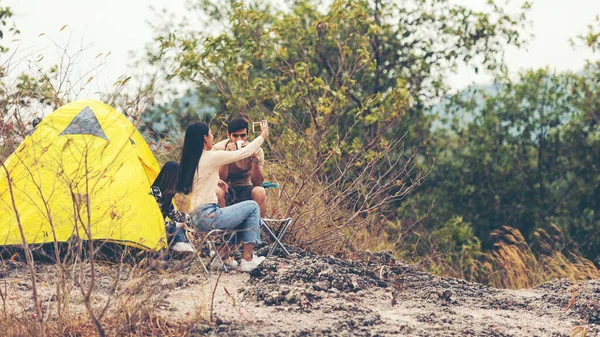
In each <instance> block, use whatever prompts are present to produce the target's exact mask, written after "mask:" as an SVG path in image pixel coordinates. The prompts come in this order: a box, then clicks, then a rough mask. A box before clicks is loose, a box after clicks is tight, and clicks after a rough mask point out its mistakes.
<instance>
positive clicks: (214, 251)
mask: <svg viewBox="0 0 600 337" xmlns="http://www.w3.org/2000/svg"><path fill="white" fill-rule="evenodd" d="M199 232H200V233H203V234H204V237H203V238H202V240H201V241H200V243H199V244H198V247H200V248H199V250H198V249H196V248H195V247H194V249H196V255H197V256H198V260H199V261H200V263H201V264H202V268H204V272H205V273H206V275H210V271H209V268H208V267H207V266H210V265H211V264H212V263H213V262H214V261H215V259H216V260H217V261H218V263H219V265H220V266H221V268H223V271H224V272H228V271H229V269H228V268H227V265H226V264H225V261H223V259H222V258H221V255H219V249H218V248H219V247H218V246H219V244H218V243H217V241H218V240H219V239H220V238H222V239H223V240H225V241H228V239H227V238H225V237H226V236H231V235H233V234H235V233H236V232H237V231H236V230H233V229H212V228H205V230H201V231H199ZM191 233H198V231H195V230H194V229H190V230H189V231H186V236H187V238H188V240H190V242H194V241H192V238H191ZM203 247H206V248H207V249H208V252H209V254H208V255H209V256H210V259H209V260H208V263H206V264H205V263H204V261H202V258H201V256H200V254H201V253H202V252H201V251H202V248H203Z"/></svg>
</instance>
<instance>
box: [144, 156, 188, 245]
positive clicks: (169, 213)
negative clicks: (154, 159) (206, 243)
mask: <svg viewBox="0 0 600 337" xmlns="http://www.w3.org/2000/svg"><path fill="white" fill-rule="evenodd" d="M178 172H179V164H178V163H176V162H174V161H168V162H166V163H165V164H164V165H163V167H162V168H161V169H160V173H159V174H158V176H157V177H156V179H155V180H154V182H153V183H152V187H151V188H150V193H151V194H152V195H153V196H154V199H155V200H156V202H157V203H158V207H159V208H160V212H161V213H162V216H163V219H164V220H165V225H166V226H167V234H168V239H169V240H168V241H169V247H170V248H171V249H172V250H174V251H176V252H193V251H194V249H193V247H192V246H191V244H190V243H189V242H188V240H187V238H186V237H185V234H184V232H183V231H184V229H182V228H181V227H182V224H187V223H189V222H190V217H189V216H188V215H187V214H185V213H182V212H179V211H178V210H176V209H175V207H174V206H173V197H174V196H175V187H176V186H177V174H178ZM167 219H168V220H167Z"/></svg>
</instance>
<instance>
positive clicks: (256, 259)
mask: <svg viewBox="0 0 600 337" xmlns="http://www.w3.org/2000/svg"><path fill="white" fill-rule="evenodd" d="M265 259H266V257H264V256H256V255H254V254H252V260H251V261H246V259H244V258H242V260H241V263H240V270H241V271H245V272H251V271H253V270H254V269H255V268H256V267H258V265H260V264H261V263H262V262H263V261H264V260H265Z"/></svg>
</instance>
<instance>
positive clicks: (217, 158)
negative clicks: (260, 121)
mask: <svg viewBox="0 0 600 337" xmlns="http://www.w3.org/2000/svg"><path fill="white" fill-rule="evenodd" d="M264 141H265V140H264V138H263V136H262V135H260V136H258V137H256V139H255V140H253V141H252V142H250V143H249V144H248V145H246V146H244V147H243V148H242V149H241V150H237V151H211V152H210V159H211V165H213V166H215V167H219V166H222V165H227V164H231V163H234V162H236V161H238V160H240V159H244V158H248V157H250V156H251V155H252V154H253V153H254V152H256V151H257V150H258V149H259V148H260V146H261V145H262V144H263V142H264Z"/></svg>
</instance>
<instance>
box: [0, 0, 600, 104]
mask: <svg viewBox="0 0 600 337" xmlns="http://www.w3.org/2000/svg"><path fill="white" fill-rule="evenodd" d="M454 1H455V2H457V3H461V4H465V5H469V6H481V5H482V4H483V3H485V2H486V1H487V0H454ZM184 2H185V1H184V0H170V1H168V2H167V1H160V0H93V1H92V0H7V1H3V3H4V4H5V5H8V6H11V7H12V9H13V12H14V13H15V22H16V24H17V26H18V28H19V29H20V30H21V36H20V37H19V39H20V41H18V42H14V43H12V44H11V47H12V48H13V50H17V54H16V57H15V58H14V59H13V60H18V59H19V58H21V59H22V58H25V59H28V60H35V59H37V58H38V56H37V55H44V60H42V61H41V62H42V63H44V62H46V63H45V64H50V63H51V62H56V60H58V57H57V54H58V51H57V48H56V47H55V46H54V45H53V44H52V42H51V41H50V40H49V38H50V39H52V40H53V41H55V42H56V43H57V44H58V45H59V46H65V44H66V41H67V40H70V43H69V44H70V47H69V48H70V50H71V53H74V51H76V50H77V48H79V47H80V46H88V45H91V46H90V47H86V49H85V50H84V52H83V54H82V55H83V56H82V57H81V59H79V61H78V67H79V69H78V70H79V72H80V73H81V76H82V77H83V76H86V78H87V74H86V71H89V70H90V69H92V68H93V66H94V65H97V64H98V63H99V62H100V61H99V60H102V59H103V57H104V56H105V55H106V54H107V53H108V52H110V55H109V56H108V57H107V58H106V61H105V62H104V64H103V66H102V68H101V69H100V70H97V71H96V72H95V74H96V76H94V78H93V80H92V82H91V84H92V87H91V88H90V89H88V91H87V92H84V93H83V94H82V95H83V96H86V97H90V98H97V97H95V94H94V93H95V92H97V91H106V90H109V89H110V87H111V85H112V84H113V83H114V82H115V81H116V80H117V79H118V78H119V76H121V75H123V74H130V73H131V72H132V71H139V69H132V68H131V65H132V61H133V59H132V58H131V56H130V51H133V50H135V51H138V52H141V51H143V47H144V45H145V44H146V43H148V42H150V41H151V39H152V32H151V30H150V28H149V26H148V24H147V21H148V20H151V19H153V18H155V17H154V16H153V15H152V12H151V11H150V9H149V6H150V5H153V6H155V7H158V8H162V7H164V6H165V5H164V4H165V3H167V4H168V10H169V11H173V12H175V13H178V14H180V15H181V14H183V13H184V6H183V3H184ZM599 14H600V1H598V0H568V1H565V0H537V1H534V4H533V8H532V10H531V12H530V16H529V18H530V20H531V21H532V24H533V26H532V27H531V28H530V29H531V32H532V33H533V34H534V35H535V37H534V39H533V40H532V41H531V42H530V45H529V47H528V50H527V51H526V50H514V49H509V50H507V54H506V56H507V63H508V66H509V68H510V69H511V70H512V71H518V70H520V69H526V68H539V67H543V66H549V67H550V68H551V69H555V70H557V71H564V70H573V71H578V70H580V69H581V68H582V67H583V65H584V62H585V59H586V58H591V57H593V55H592V54H591V53H590V52H589V51H588V50H587V49H585V48H581V47H580V48H578V49H577V50H574V49H573V48H572V47H571V46H570V45H569V42H568V39H569V38H572V37H575V36H576V35H578V34H580V33H583V32H585V31H586V30H587V28H586V27H587V25H588V24H590V23H592V22H593V20H594V18H595V17H596V15H599ZM64 25H68V27H67V28H65V29H64V30H63V31H60V32H59V30H60V29H61V27H63V26H64ZM41 33H44V34H45V35H43V36H39V35H40V34H41ZM12 39H13V37H11V36H8V34H5V37H4V40H5V41H4V42H5V43H6V42H7V41H10V40H12ZM16 46H18V48H15V47H16ZM100 53H103V55H102V56H101V57H99V58H97V59H96V58H95V57H96V55H98V54H100ZM597 56H598V58H600V55H597ZM0 62H1V63H3V64H4V63H5V62H6V60H0ZM24 65H25V63H23V62H21V64H20V66H24ZM487 81H489V77H486V76H485V75H481V74H480V75H476V74H474V73H473V72H472V71H468V70H461V71H460V72H459V73H458V74H456V75H452V76H451V77H450V78H449V82H450V84H451V85H452V87H453V88H454V89H460V88H463V87H465V86H466V85H468V84H471V83H473V82H475V83H485V82H487ZM81 98H83V97H81Z"/></svg>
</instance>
